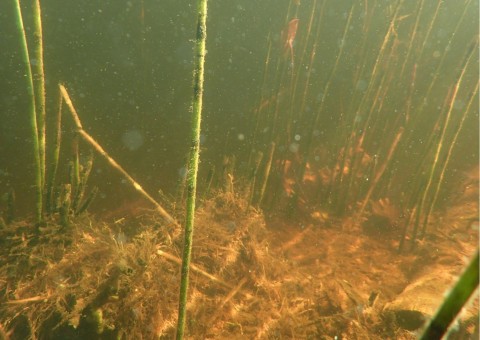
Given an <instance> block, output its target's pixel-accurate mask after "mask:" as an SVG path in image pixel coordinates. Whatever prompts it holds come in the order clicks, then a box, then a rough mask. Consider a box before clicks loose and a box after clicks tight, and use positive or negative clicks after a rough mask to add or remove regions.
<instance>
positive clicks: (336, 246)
mask: <svg viewBox="0 0 480 340" xmlns="http://www.w3.org/2000/svg"><path fill="white" fill-rule="evenodd" d="M206 2H207V1H206V0H199V1H198V8H197V10H198V13H195V14H196V15H198V23H197V27H196V33H192V37H193V36H195V38H196V39H195V48H194V59H193V60H194V61H195V63H194V64H192V65H191V66H192V67H191V68H192V69H191V70H190V71H192V72H193V79H194V82H193V101H192V107H191V118H190V123H191V133H190V136H189V137H188V139H187V138H186V139H185V140H180V138H179V137H177V136H175V137H176V140H175V142H176V143H178V144H179V145H181V146H178V149H180V150H184V149H188V155H189V156H188V161H187V162H185V164H184V165H183V167H182V168H181V171H179V175H180V176H179V178H178V179H176V180H175V182H176V188H175V193H174V194H172V195H170V194H168V193H164V192H163V191H162V190H161V189H160V190H159V194H158V195H155V194H154V192H153V191H154V190H153V189H152V187H151V186H150V185H147V186H142V185H141V184H140V183H143V182H144V181H146V180H147V177H152V176H155V174H153V175H152V174H148V176H145V175H142V174H140V173H135V175H132V174H130V171H129V169H132V168H134V167H133V166H132V164H130V165H129V164H123V161H125V158H124V157H123V155H122V154H121V152H122V149H121V148H120V151H119V149H118V148H115V147H114V146H112V145H108V146H105V147H104V146H102V145H101V142H99V141H97V139H96V135H95V133H98V131H99V130H98V127H96V128H95V129H91V126H89V127H88V129H87V128H84V125H83V124H82V121H81V120H80V117H82V115H83V114H84V113H83V111H82V110H80V111H79V112H78V113H77V109H76V108H75V106H74V104H73V102H76V98H75V93H76V92H75V90H74V89H72V88H71V87H73V86H70V85H68V86H67V85H63V83H64V82H66V83H68V79H58V80H57V81H58V82H59V83H60V85H58V87H57V86H55V87H51V88H52V89H54V90H52V91H49V93H58V95H57V96H55V95H54V97H56V98H58V100H57V102H56V104H55V105H56V106H57V107H55V111H56V112H55V116H54V117H52V118H49V117H48V116H47V115H46V112H51V111H53V110H50V109H49V108H48V107H47V104H48V103H49V100H48V97H46V95H45V86H46V82H45V75H44V56H43V46H44V45H43V44H44V42H43V33H42V20H41V19H42V12H41V10H40V1H39V0H35V1H32V2H31V3H32V8H28V10H27V11H26V12H27V13H29V15H27V16H25V15H24V13H25V9H24V8H22V7H21V6H20V5H21V3H20V1H19V0H15V1H14V0H9V3H10V4H11V11H12V13H14V14H15V16H12V18H15V24H16V36H17V37H18V41H19V42H20V43H19V48H20V49H21V51H20V53H19V56H18V57H19V60H21V62H22V63H23V64H22V65H23V66H24V74H25V75H26V76H25V80H24V79H23V78H22V81H24V83H25V84H24V85H23V88H24V89H26V90H27V94H26V96H25V101H27V100H28V114H29V117H30V118H29V121H30V132H31V133H30V139H29V140H30V141H31V145H32V150H33V157H31V159H32V163H33V164H34V166H33V170H32V171H33V172H34V176H33V177H32V178H33V179H34V181H35V183H34V184H35V200H36V208H35V221H33V222H32V221H30V219H29V218H28V217H24V216H16V213H15V211H16V208H15V204H18V199H16V194H15V191H14V190H13V188H12V187H13V185H12V184H10V183H9V184H8V187H5V188H3V187H0V190H5V192H6V195H5V199H4V201H5V202H6V204H5V208H4V209H3V218H0V222H1V223H0V245H1V250H0V274H1V275H0V277H3V278H4V279H2V280H0V291H1V292H2V293H1V294H0V302H1V303H0V337H2V336H4V337H11V338H12V339H21V338H42V339H43V338H50V339H62V338H66V337H68V338H72V339H84V338H91V339H94V338H98V339H110V338H112V339H113V338H117V339H119V338H122V339H132V338H145V337H146V338H173V337H174V336H175V334H176V338H177V339H182V338H184V337H187V336H189V337H192V338H199V339H200V338H257V339H261V338H283V337H286V338H325V339H331V338H349V339H350V338H352V339H353V338H357V339H366V338H372V339H386V338H391V339H395V338H405V339H409V338H412V339H413V338H415V336H416V334H415V333H414V332H416V331H419V330H421V328H422V325H424V324H425V320H426V319H427V318H431V317H432V316H434V314H435V310H436V308H437V307H438V306H439V305H440V304H441V300H442V294H443V291H444V290H446V289H447V288H448V287H449V286H451V285H452V284H453V283H454V281H455V276H456V275H458V274H459V273H460V271H461V269H462V268H463V267H465V266H466V263H465V262H466V261H465V258H469V257H471V256H472V255H473V254H476V255H475V256H476V257H474V262H472V263H474V264H473V265H472V264H470V266H469V267H468V269H467V271H466V272H465V273H466V274H464V275H463V276H462V278H461V279H460V280H459V284H458V285H457V287H456V288H455V290H453V291H452V295H451V296H456V295H454V294H457V292H460V293H459V294H461V295H462V302H461V304H460V305H459V304H457V305H455V304H452V303H451V301H452V299H453V300H456V299H454V298H451V297H447V298H446V300H445V304H444V306H447V307H444V308H446V311H447V312H446V313H445V309H442V310H440V311H439V312H438V313H437V314H436V316H437V318H438V319H441V320H442V321H441V322H440V324H441V325H442V327H441V330H438V328H437V329H435V330H434V331H435V332H441V333H442V334H443V333H444V332H445V331H446V328H447V327H446V326H447V325H449V324H450V323H451V321H452V319H453V318H454V317H455V316H456V314H457V313H458V312H459V310H460V309H461V308H462V307H464V306H465V305H466V306H467V307H468V308H467V307H466V308H464V311H463V312H462V313H461V314H460V317H459V318H458V320H457V324H456V329H454V330H452V331H451V336H452V337H455V336H457V337H458V338H462V337H463V338H472V339H473V338H475V336H477V335H478V331H479V326H478V310H477V309H478V296H477V295H478V294H473V292H474V291H477V292H478V288H477V287H478V249H477V246H478V244H477V243H478V228H479V222H478V219H479V218H478V195H479V194H478V162H479V156H478V135H479V131H478V130H479V127H478V105H477V104H478V98H479V95H478V86H479V79H478V71H479V69H478V63H479V55H478V48H479V41H478V17H477V16H476V14H475V19H472V13H478V2H477V1H472V0H465V1H463V2H462V3H455V4H453V3H446V2H441V1H439V2H435V3H434V2H429V1H426V0H420V1H415V2H408V1H404V0H395V1H393V0H392V1H388V2H385V3H378V2H377V1H358V2H336V1H328V0H312V1H302V2H301V1H297V0H291V1H285V7H279V8H284V9H285V12H284V13H283V14H282V15H281V17H282V20H281V22H276V21H275V20H271V21H270V24H269V28H268V30H267V31H266V32H262V34H263V35H262V36H263V37H264V40H263V41H262V44H263V45H264V46H263V49H259V50H262V52H263V53H265V56H264V57H262V58H264V59H263V61H264V62H263V63H262V62H258V64H259V65H260V64H261V65H262V66H261V68H259V70H260V69H261V71H260V72H258V73H259V74H261V76H260V77H257V79H256V82H255V84H250V86H252V87H254V86H256V88H257V89H258V91H257V96H256V97H255V98H244V100H245V102H247V103H249V105H250V103H253V102H256V104H251V106H250V108H249V111H248V112H247V113H245V114H244V115H243V119H244V122H242V124H243V125H242V126H243V129H242V128H240V127H237V126H230V125H229V124H230V123H229V122H227V120H226V119H225V118H224V117H223V116H222V117H216V116H215V115H214V114H212V113H211V112H212V108H211V106H212V105H213V104H212V103H214V100H212V98H213V97H215V96H216V93H215V92H216V91H218V92H219V93H220V92H221V91H222V89H220V88H218V89H215V88H213V85H210V84H213V83H214V82H213V81H212V83H209V81H210V80H209V79H212V78H215V77H217V75H216V73H215V72H209V67H211V69H212V70H219V69H218V68H217V69H215V67H218V66H217V65H216V64H215V62H214V60H215V61H217V59H216V58H218V55H220V53H219V51H220V49H221V48H220V47H221V46H220V45H219V41H220V42H221V41H222V39H224V37H222V36H221V34H220V33H223V34H226V33H224V32H220V33H219V32H218V27H216V26H215V25H216V24H217V25H218V23H217V22H216V21H215V20H218V19H215V16H214V15H213V19H212V15H210V17H209V20H211V21H212V26H213V31H214V32H215V33H216V34H217V35H214V36H215V39H210V38H209V40H208V42H206V40H205V38H206V25H207V17H206V8H207V7H206ZM282 4H283V2H282ZM129 6H132V5H131V4H130V5H129ZM135 6H137V4H136V5H135ZM138 6H139V8H138V9H139V13H140V26H141V38H140V40H139V46H141V48H140V53H141V57H142V65H141V66H142V67H141V69H142V72H140V73H141V74H139V75H138V78H139V79H140V78H141V79H140V80H141V83H142V89H143V90H142V91H143V92H142V94H141V96H142V98H143V99H145V98H147V97H148V94H147V92H148V90H147V89H146V85H145V84H146V83H147V82H148V81H149V79H150V78H149V75H148V72H147V71H146V68H147V64H148V62H149V57H148V48H147V46H148V41H147V40H146V39H147V37H148V36H149V35H148V33H147V32H149V29H151V27H150V28H148V27H147V26H146V25H147V24H146V13H148V6H150V5H149V4H147V3H146V2H145V3H144V1H141V2H140V4H138ZM212 6H215V7H214V9H213V11H212V12H213V13H215V11H218V8H219V6H226V5H225V4H223V3H221V2H220V3H218V4H216V5H212ZM249 6H250V5H249ZM249 6H247V7H249ZM251 6H253V5H251ZM258 6H260V5H258ZM129 8H130V7H129ZM135 8H136V7H135ZM253 8H254V6H253V7H252V9H253ZM237 9H238V8H237ZM239 10H242V11H246V10H247V9H245V8H243V7H242V6H240V9H239ZM129 11H130V10H128V11H127V12H126V13H130V12H129ZM30 13H31V17H30ZM99 13H101V11H99ZM276 14H278V15H277V17H278V16H279V15H280V14H279V13H276ZM129 15H130V14H129ZM25 18H30V19H32V20H31V21H32V24H31V25H30V24H27V25H25ZM179 20H180V19H179ZM472 21H473V22H476V26H475V27H472ZM230 23H231V25H234V24H235V17H232V18H231V19H230ZM208 24H209V25H210V21H209V23H208ZM25 27H28V29H25ZM30 27H32V28H30ZM262 27H263V26H262ZM183 30H185V29H184V28H183ZM209 32H210V28H209ZM256 34H257V35H258V32H256ZM29 35H31V37H29ZM190 38H191V37H190ZM49 39H52V38H51V37H48V36H47V37H46V40H47V41H48V40H49ZM207 47H208V49H209V55H208V58H209V64H207V68H206V69H205V72H204V59H205V55H206V53H207V50H206V49H207ZM239 51H242V50H241V49H239ZM237 52H238V51H237ZM239 53H240V52H239ZM258 59H261V58H260V57H258ZM210 60H212V62H211V64H210ZM48 62H49V61H48V59H47V60H46V64H48ZM229 62H230V63H232V61H231V60H230V61H229ZM19 63H20V61H19ZM209 65H211V66H209ZM124 66H125V68H126V69H127V68H128V67H127V66H128V65H124ZM229 67H230V66H229ZM220 70H221V69H220ZM229 70H230V68H226V69H225V70H224V71H225V72H227V71H229ZM237 71H238V72H243V71H245V72H246V73H247V72H250V71H249V66H248V65H247V66H242V65H239V66H238V69H237ZM22 72H23V71H22ZM152 73H153V72H152ZM204 73H205V77H206V83H205V101H203V92H204V88H203V78H204ZM97 76H98V77H100V75H97ZM210 77H211V78H210ZM227 78H228V77H227ZM47 79H48V73H47ZM228 86H231V87H232V88H234V89H235V91H236V93H240V92H241V90H240V89H239V88H240V87H241V86H240V85H237V84H235V82H234V81H232V82H231V83H230V84H228ZM153 87H155V86H153ZM67 89H68V90H67ZM70 90H72V93H73V94H74V95H73V96H72V98H73V99H72V98H70V94H69V91H70ZM22 91H23V90H22ZM57 91H58V92H57ZM172 91H173V90H172ZM80 97H84V96H83V95H82V96H80ZM232 102H235V99H234V98H232ZM143 104H144V102H142V105H143ZM224 104H226V107H227V108H228V105H229V103H224ZM64 106H66V107H67V108H68V112H69V113H70V114H69V115H68V117H65V116H67V114H66V112H67V111H66V110H63V108H64ZM203 106H206V108H207V112H208V113H209V115H207V117H206V119H205V120H204V121H203V122H202V124H206V126H207V129H203V127H202V131H204V130H205V131H209V133H210V134H211V135H214V134H217V137H216V138H215V139H214V138H212V139H214V141H212V142H210V141H206V142H205V140H204V139H205V136H204V135H203V134H201V133H200V121H201V113H202V107H203ZM82 109H84V106H82ZM222 109H223V107H222ZM209 110H210V111H209ZM64 114H65V116H63V115H64ZM172 117H174V116H173V115H172V116H170V117H169V118H168V119H170V120H173V119H176V118H172ZM65 118H67V119H65ZM70 118H72V119H70ZM72 122H73V123H72ZM162 123H164V122H163V121H162ZM232 123H233V124H235V123H237V122H236V121H235V120H232ZM49 124H50V125H49ZM167 125H168V124H167ZM47 128H48V129H47ZM50 128H51V130H52V131H53V132H50ZM162 128H165V130H168V129H169V126H166V127H162ZM87 130H88V131H91V130H92V133H89V132H87ZM93 131H96V132H93ZM225 131H226V133H225ZM155 133H156V134H157V131H155ZM161 133H164V132H158V134H161ZM50 136H51V142H50V139H49V138H50ZM127 137H128V138H133V139H134V141H133V142H134V143H133V144H131V145H130V146H129V147H128V149H130V150H136V149H137V148H138V147H139V146H140V145H141V144H142V143H143V142H144V140H143V139H144V137H143V135H142V134H140V133H139V132H138V131H137V132H136V130H134V131H133V132H132V133H130V134H129V135H128V136H127ZM162 138H163V137H162ZM99 140H101V139H99ZM215 140H216V142H215ZM472 140H474V142H472ZM219 141H220V142H219ZM47 142H48V143H47ZM209 143H210V144H209ZM215 143H217V144H219V145H217V146H215ZM204 144H205V145H204ZM220 144H221V145H220ZM65 145H67V149H69V150H71V151H70V152H67V153H66V152H63V150H62V149H65V148H64V146H65ZM47 146H48V148H47ZM61 146H62V149H61ZM158 148H160V147H158ZM106 149H109V151H108V152H107V151H106ZM110 149H112V151H110ZM153 149H154V150H157V149H155V148H153ZM212 149H213V150H214V151H212ZM201 150H202V164H203V165H202V164H201V165H200V167H199V153H200V151H201ZM173 151H177V152H178V150H172V153H173ZM94 152H95V153H97V154H98V155H100V156H101V158H102V160H101V161H106V164H108V166H109V167H111V168H112V169H114V170H115V171H117V172H118V173H120V174H121V176H122V180H123V181H124V183H126V184H128V185H129V186H130V187H131V188H133V190H134V192H135V193H136V194H138V195H139V196H140V197H141V199H142V200H143V202H144V203H145V204H140V208H138V209H135V207H134V204H133V203H131V204H127V205H126V206H125V207H124V208H121V209H118V210H114V209H112V211H108V212H107V213H104V214H98V213H97V214H95V213H90V212H89V211H88V210H89V208H90V207H94V206H95V204H96V201H95V199H96V197H97V196H98V195H99V192H100V193H101V192H102V190H104V189H103V188H102V184H104V183H103V182H105V178H100V180H99V181H98V180H97V181H96V182H95V184H96V185H91V184H90V185H89V183H91V182H92V180H91V178H90V177H92V174H94V176H97V178H98V177H101V176H102V174H101V172H98V173H97V172H96V171H95V166H96V164H94V162H93V161H94V156H93V154H94ZM155 152H156V151H155ZM180 153H181V152H180ZM65 154H67V157H65ZM113 155H115V156H113ZM117 156H121V157H122V160H123V161H122V162H120V161H117V160H115V158H116V157H117ZM64 158H67V160H65V159H64ZM130 161H131V162H136V161H137V160H136V159H135V160H130ZM62 162H63V163H62ZM120 163H122V165H120ZM218 169H220V170H218ZM472 169H473V170H472ZM0 170H1V169H0ZM207 173H208V175H205V176H203V174H207ZM0 174H1V173H0ZM197 174H198V176H199V180H198V188H199V193H198V194H197V191H198V190H197ZM103 176H106V175H103ZM202 176H203V177H204V178H203V177H202ZM59 182H60V183H59ZM0 184H2V185H3V183H2V182H0ZM122 190H128V189H125V188H120V189H119V191H122ZM183 207H186V209H185V210H184V209H183ZM150 208H153V209H150ZM194 217H195V221H196V222H195V224H196V225H197V224H198V227H197V226H196V227H195V230H196V232H195V234H194V233H193V221H194ZM110 220H112V221H110ZM182 226H184V228H182ZM182 231H183V234H182ZM182 235H183V236H184V238H183V239H182V237H181V236H182ZM180 254H183V260H182V259H181V255H180ZM475 261H476V262H475ZM475 263H476V265H475ZM475 268H476V269H477V271H476V272H475V271H473V269H475ZM190 272H191V273H190ZM189 276H192V277H193V279H190V280H189ZM465 277H466V278H465ZM465 282H466V284H465ZM467 286H468V287H467ZM432 287H433V288H432ZM178 291H180V297H178V296H179V294H178ZM187 292H188V294H187ZM472 294H473V295H474V298H473V299H472V298H470V296H471V295H472ZM469 298H470V299H471V300H474V301H473V302H470V303H468V300H469ZM416 299H419V301H421V303H417V302H418V301H416ZM176 306H178V307H179V309H178V311H177V309H176ZM448 306H454V307H448ZM472 306H473V307H472ZM452 311H453V312H452ZM444 315H448V317H445V316H444ZM442 318H443V319H442ZM436 320H437V319H433V321H432V322H430V326H429V327H431V328H432V327H434V326H436V325H438V323H436ZM432 325H433V326H432ZM431 328H429V329H428V331H427V332H429V331H430V330H431ZM455 332H456V333H455ZM425 334H429V333H425ZM437 334H440V333H437ZM455 334H456V335H455ZM476 334H477V335H476ZM424 336H426V337H428V335H424ZM438 336H439V335H438Z"/></svg>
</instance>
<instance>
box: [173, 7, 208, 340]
mask: <svg viewBox="0 0 480 340" xmlns="http://www.w3.org/2000/svg"><path fill="white" fill-rule="evenodd" d="M197 16H198V18H197V29H196V37H195V69H194V73H193V98H192V120H191V130H190V140H191V145H190V155H189V157H190V159H189V164H188V173H187V206H186V214H185V235H184V243H183V258H182V269H181V282H180V296H179V302H178V321H177V332H176V339H177V340H181V339H183V337H184V333H185V321H186V314H187V291H188V281H189V280H188V279H189V273H190V259H191V257H192V242H193V227H194V216H195V197H196V191H197V172H198V161H199V154H200V122H201V117H202V102H203V80H204V67H205V54H206V48H205V45H206V40H207V0H198V1H197Z"/></svg>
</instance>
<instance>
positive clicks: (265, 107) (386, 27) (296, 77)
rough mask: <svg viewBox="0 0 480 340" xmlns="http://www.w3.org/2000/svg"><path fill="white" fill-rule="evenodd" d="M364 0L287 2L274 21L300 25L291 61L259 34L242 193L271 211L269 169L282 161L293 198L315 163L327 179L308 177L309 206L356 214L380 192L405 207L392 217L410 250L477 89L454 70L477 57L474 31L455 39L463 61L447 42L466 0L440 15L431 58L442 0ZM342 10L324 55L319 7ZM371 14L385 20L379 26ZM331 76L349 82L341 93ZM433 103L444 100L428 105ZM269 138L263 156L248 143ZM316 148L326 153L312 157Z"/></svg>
mask: <svg viewBox="0 0 480 340" xmlns="http://www.w3.org/2000/svg"><path fill="white" fill-rule="evenodd" d="M368 4H369V2H364V3H362V4H359V3H355V4H352V5H350V6H348V5H345V7H344V8H342V9H339V7H342V6H341V5H339V4H337V3H335V2H332V1H322V2H321V4H320V5H319V3H317V1H312V2H310V3H302V4H300V5H299V4H298V3H297V2H294V1H291V2H290V6H289V8H288V10H287V13H286V15H285V20H284V25H285V27H287V25H288V23H289V22H290V21H291V20H292V19H293V18H295V19H298V22H299V26H298V32H297V36H296V37H295V45H294V49H295V58H294V60H295V63H293V62H292V61H291V60H290V58H288V57H285V55H284V53H281V52H282V51H281V48H279V47H278V48H276V47H275V44H276V42H275V41H274V39H273V37H274V36H275V32H273V31H272V32H270V33H269V35H268V51H267V55H266V60H265V69H264V75H263V84H262V85H261V95H260V98H259V102H258V106H257V108H256V109H255V110H254V112H253V117H252V125H251V131H252V135H251V136H250V137H251V138H250V140H251V144H250V146H251V155H250V157H249V161H248V164H249V167H248V170H247V171H248V173H253V174H254V175H253V176H251V175H249V176H246V177H248V178H250V184H249V187H250V194H249V195H250V201H252V202H259V205H261V206H262V207H263V208H265V209H270V208H272V207H273V206H274V205H275V203H276V202H277V201H278V200H279V199H280V198H279V197H281V194H280V193H279V189H278V188H279V186H278V180H276V178H278V177H282V176H285V173H284V171H283V169H284V167H285V165H286V164H287V163H291V164H292V165H290V164H289V166H292V167H293V168H294V171H293V173H294V176H295V187H294V189H293V193H292V194H291V204H293V205H294V206H296V205H298V199H299V197H301V196H302V195H305V185H306V183H305V178H306V174H307V172H308V171H312V168H314V169H315V170H317V171H318V170H319V168H320V167H323V170H324V173H328V176H324V177H327V178H326V179H324V181H323V182H321V183H318V184H317V188H316V192H317V194H316V195H315V198H313V197H309V199H310V202H309V203H310V204H312V205H317V206H320V207H321V208H322V209H325V210H327V211H329V212H330V213H331V214H333V215H338V216H343V215H345V214H346V213H349V214H353V215H355V216H356V217H357V219H356V220H358V221H362V220H363V219H364V218H365V216H366V215H367V214H368V213H369V212H368V211H369V207H370V203H371V202H372V201H375V200H378V199H381V198H383V197H390V198H391V199H392V200H393V201H394V202H396V204H397V205H398V206H399V208H400V209H401V210H402V216H406V218H405V220H403V221H401V222H399V223H400V224H402V228H403V233H402V237H401V239H400V240H399V248H400V249H401V248H403V245H404V244H405V241H406V240H409V241H410V242H411V248H413V247H414V245H415V242H416V239H417V238H419V237H420V238H422V237H424V236H425V233H426V230H427V228H428V225H429V224H430V222H429V219H430V216H431V214H432V211H433V210H434V208H435V205H436V202H438V197H439V195H440V194H441V188H442V186H444V185H445V183H446V182H445V181H446V177H447V176H446V173H447V172H448V171H449V165H451V163H450V159H451V158H452V154H453V151H454V148H455V145H456V144H457V141H458V140H459V135H460V133H461V131H462V129H463V127H464V126H465V124H464V123H465V121H466V119H467V118H468V116H469V115H471V114H472V111H473V110H475V108H474V105H473V104H472V103H473V102H475V98H478V81H477V83H475V82H472V81H471V80H470V81H466V80H465V79H464V78H465V74H468V73H470V74H471V72H472V70H473V69H474V63H475V62H478V60H475V58H476V56H477V54H476V53H474V51H477V50H478V42H477V40H478V39H477V38H475V37H474V38H473V41H472V42H471V43H470V46H467V47H466V50H467V54H466V55H465V56H464V57H463V59H462V60H460V58H462V55H461V54H460V55H459V54H458V51H453V50H452V48H451V47H452V46H453V45H454V44H456V43H457V41H456V39H455V38H456V37H457V36H458V32H459V31H460V30H461V29H462V28H465V26H464V25H465V18H466V16H467V15H468V13H469V9H471V7H472V3H471V1H470V0H466V1H465V2H464V3H463V8H462V11H460V13H459V15H458V16H457V17H455V18H451V19H452V20H456V21H454V22H453V24H452V25H451V27H452V29H451V31H449V33H448V35H447V36H446V38H445V39H444V45H443V46H440V47H437V51H435V54H436V55H437V57H436V58H437V59H436V60H432V58H431V57H430V56H428V55H427V49H429V48H431V47H429V46H431V45H434V44H433V41H434V40H435V39H436V38H435V37H434V34H433V32H435V29H438V27H439V25H440V24H439V21H440V17H441V15H444V12H445V11H446V10H448V9H447V8H446V7H447V4H445V3H439V4H438V5H436V6H435V10H434V11H431V10H430V9H429V8H428V6H427V5H428V4H427V3H426V2H425V1H424V0H422V1H419V2H416V3H415V4H413V3H410V2H406V1H404V0H397V1H395V2H394V3H391V4H389V5H385V6H379V5H378V4H377V5H376V6H370V7H367V6H368ZM302 7H303V8H304V10H302ZM307 8H308V10H306V9H307ZM342 10H343V11H344V12H343V13H344V16H343V23H340V22H338V21H337V22H338V25H340V26H341V27H342V28H341V29H338V30H337V31H336V32H337V34H338V44H337V46H336V51H335V53H334V54H333V57H332V56H331V55H332V54H331V52H330V54H328V53H329V51H331V50H332V43H331V41H332V39H331V37H329V39H325V34H327V33H325V32H326V31H328V30H329V29H331V27H329V26H328V22H327V21H328V20H324V19H325V18H324V17H325V12H328V11H330V12H333V13H338V12H339V11H340V12H341V11H342ZM379 17H382V18H386V20H384V21H382V22H381V23H380V22H379V21H378V20H377V19H378V18H379ZM360 18H361V19H360ZM322 19H323V20H322ZM421 22H424V23H425V25H426V26H425V29H424V30H420V27H421V25H420V24H421ZM276 29H277V30H280V29H281V27H277V28H276ZM379 32H380V35H379ZM430 53H433V51H430ZM454 53H456V56H455V55H454ZM456 57H457V59H456V60H458V61H456V62H458V64H457V69H458V70H459V71H458V72H457V74H454V73H452V72H451V71H450V69H451V68H450V67H448V65H447V64H446V60H449V61H450V63H451V62H452V60H455V58H456ZM326 58H328V61H327V60H326ZM474 60H475V62H474ZM432 68H433V70H434V71H433V72H432ZM440 75H442V76H443V77H440ZM339 79H341V80H342V81H344V82H347V84H349V86H350V88H348V87H347V90H345V89H344V86H343V87H342V85H339ZM477 80H478V78H477ZM449 83H450V84H453V85H451V86H448V84H449ZM446 85H447V86H446ZM448 87H449V88H450V90H448V91H445V88H448ZM318 89H320V93H319V94H318ZM339 91H341V92H339ZM347 93H348V95H347ZM459 97H461V98H467V100H466V102H467V105H465V108H464V109H462V112H461V113H459V114H454V107H455V106H456V105H457V104H458V100H459ZM439 101H443V102H444V105H443V108H440V109H439V108H438V104H437V103H438V102H439ZM335 111H336V112H335ZM262 131H264V132H265V131H267V132H266V133H262ZM419 135H421V137H420V138H419ZM272 144H274V145H275V150H274V151H273V154H272V157H271V158H270V157H263V159H262V160H261V161H259V160H258V157H257V156H256V155H257V154H258V150H265V154H266V153H267V151H266V150H270V151H271V150H272V149H271V147H269V145H272ZM319 147H323V148H324V149H326V150H328V151H327V152H326V153H324V154H320V155H319V154H318V152H317V150H318V148H319ZM412 150H413V151H415V153H414V154H412ZM257 162H260V164H257ZM315 163H317V164H321V165H315ZM462 166H464V165H463V164H462ZM315 167H316V168H315ZM405 173H411V174H412V176H405V175H404V174H405ZM290 176H291V175H290ZM265 195H266V196H268V197H264V196H265ZM312 200H313V201H312ZM304 201H305V199H304ZM307 201H308V200H307Z"/></svg>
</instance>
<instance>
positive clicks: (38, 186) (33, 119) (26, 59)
mask: <svg viewBox="0 0 480 340" xmlns="http://www.w3.org/2000/svg"><path fill="white" fill-rule="evenodd" d="M14 5H15V16H16V18H15V23H16V25H17V30H18V34H19V36H20V44H21V46H20V47H21V56H22V59H23V63H24V66H25V74H26V77H27V82H26V85H27V93H28V96H29V97H30V100H29V103H28V111H29V112H30V129H31V133H32V142H33V156H34V165H35V196H36V200H37V202H36V210H35V218H36V220H37V222H38V223H40V222H41V221H42V204H43V201H42V170H41V161H40V143H39V138H38V127H37V114H36V111H35V94H34V91H33V77H32V70H31V64H30V56H29V54H28V48H27V37H26V35H25V28H24V26H23V19H22V11H21V9H20V0H15V1H14Z"/></svg>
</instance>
